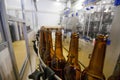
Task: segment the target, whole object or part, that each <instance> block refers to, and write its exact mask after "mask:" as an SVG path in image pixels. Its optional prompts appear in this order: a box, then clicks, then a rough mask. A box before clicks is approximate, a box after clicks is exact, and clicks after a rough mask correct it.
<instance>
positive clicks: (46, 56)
mask: <svg viewBox="0 0 120 80" xmlns="http://www.w3.org/2000/svg"><path fill="white" fill-rule="evenodd" d="M45 33H46V35H45V39H46V50H45V53H44V54H43V61H44V62H45V64H46V65H48V66H49V67H51V55H50V53H51V51H50V41H49V34H50V32H49V31H46V32H45Z"/></svg>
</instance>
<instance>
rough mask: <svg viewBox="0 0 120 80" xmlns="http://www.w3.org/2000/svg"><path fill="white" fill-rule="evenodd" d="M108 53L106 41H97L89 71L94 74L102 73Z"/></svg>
mask: <svg viewBox="0 0 120 80" xmlns="http://www.w3.org/2000/svg"><path fill="white" fill-rule="evenodd" d="M105 51H106V40H104V38H102V39H99V38H98V39H96V44H95V47H94V50H93V54H92V57H91V60H90V64H89V67H88V68H89V70H90V71H92V72H94V73H102V72H103V65H104V58H105Z"/></svg>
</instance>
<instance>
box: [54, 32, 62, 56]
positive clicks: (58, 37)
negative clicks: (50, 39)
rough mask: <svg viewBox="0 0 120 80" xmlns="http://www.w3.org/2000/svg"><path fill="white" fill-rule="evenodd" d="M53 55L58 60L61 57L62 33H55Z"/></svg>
mask: <svg viewBox="0 0 120 80" xmlns="http://www.w3.org/2000/svg"><path fill="white" fill-rule="evenodd" d="M55 55H56V57H58V58H60V57H63V52H62V33H61V32H56V39H55Z"/></svg>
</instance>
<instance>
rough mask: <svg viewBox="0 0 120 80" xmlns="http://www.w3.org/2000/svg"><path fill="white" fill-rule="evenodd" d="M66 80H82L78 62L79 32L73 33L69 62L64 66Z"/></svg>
mask: <svg viewBox="0 0 120 80" xmlns="http://www.w3.org/2000/svg"><path fill="white" fill-rule="evenodd" d="M64 73H65V80H80V75H81V68H80V65H79V64H78V34H77V33H72V35H71V41H70V48H69V55H68V60H67V64H66V66H65V68H64Z"/></svg>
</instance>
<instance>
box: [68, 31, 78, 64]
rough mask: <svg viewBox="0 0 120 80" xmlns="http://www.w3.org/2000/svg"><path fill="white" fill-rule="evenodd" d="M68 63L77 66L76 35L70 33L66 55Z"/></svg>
mask: <svg viewBox="0 0 120 80" xmlns="http://www.w3.org/2000/svg"><path fill="white" fill-rule="evenodd" d="M67 62H68V63H72V64H78V35H77V33H72V35H71V41H70V48H69V55H68V61H67Z"/></svg>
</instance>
